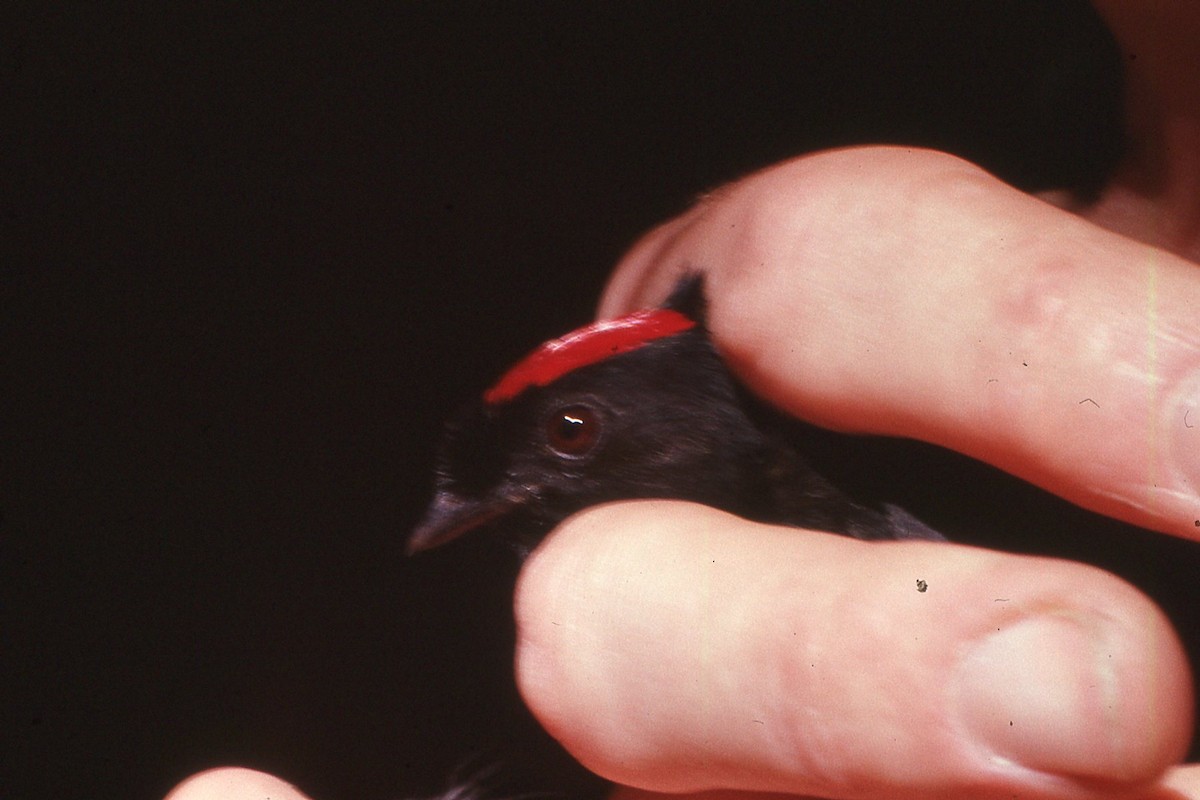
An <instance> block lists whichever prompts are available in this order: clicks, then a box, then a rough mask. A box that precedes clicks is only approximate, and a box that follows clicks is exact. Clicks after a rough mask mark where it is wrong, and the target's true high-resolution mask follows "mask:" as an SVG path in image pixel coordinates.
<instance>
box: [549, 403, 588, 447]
mask: <svg viewBox="0 0 1200 800" xmlns="http://www.w3.org/2000/svg"><path fill="white" fill-rule="evenodd" d="M599 438H600V420H599V419H597V417H596V414H595V413H594V412H593V411H592V410H591V409H590V408H588V407H587V406H566V407H565V408H560V409H558V410H557V411H555V412H554V413H553V414H551V415H550V417H549V418H548V419H547V420H546V439H547V440H548V441H549V442H550V446H551V447H553V448H554V449H555V450H556V451H557V452H559V453H561V454H562V455H565V456H582V455H585V454H586V453H587V452H588V451H590V450H591V449H592V448H593V447H595V446H596V441H597V440H598V439H599Z"/></svg>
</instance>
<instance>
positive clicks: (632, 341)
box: [483, 308, 698, 405]
mask: <svg viewBox="0 0 1200 800" xmlns="http://www.w3.org/2000/svg"><path fill="white" fill-rule="evenodd" d="M697 324H698V323H697V322H696V320H694V319H692V318H691V317H688V316H687V315H685V314H682V313H680V312H679V311H676V310H674V309H672V308H650V309H646V310H644V311H635V312H634V313H632V314H627V315H625V316H623V317H617V318H616V319H607V320H603V321H601V322H596V323H594V324H592V325H588V326H586V327H583V328H579V329H577V330H574V331H572V332H570V333H568V334H567V335H566V336H563V337H560V338H558V339H551V340H550V341H548V342H546V343H544V344H542V345H541V346H540V347H538V348H537V349H536V350H534V351H533V352H532V353H530V354H529V355H527V356H525V358H523V359H521V360H520V361H519V362H517V363H516V364H515V365H514V366H513V367H512V369H510V370H509V371H508V372H506V373H504V375H503V376H502V377H501V378H500V380H499V381H497V382H496V384H495V385H494V386H492V388H490V389H488V390H487V391H486V392H484V394H483V400H484V402H485V403H487V404H488V405H497V404H499V403H504V402H507V401H509V400H512V399H513V398H514V397H516V396H517V395H519V394H520V393H521V392H523V391H525V390H526V389H528V388H529V387H531V386H546V385H547V384H549V383H552V382H554V381H555V380H557V379H558V378H561V377H562V376H563V375H566V374H567V373H568V372H572V371H574V370H577V369H579V368H580V367H585V366H587V365H588V364H595V363H596V362H598V361H603V360H604V359H606V358H611V357H612V356H615V355H620V354H621V353H628V352H629V351H630V350H636V349H638V348H639V347H641V346H643V345H645V344H648V343H649V342H652V341H654V340H655V339H661V338H663V337H665V336H674V335H675V334H677V333H683V332H684V331H687V330H691V329H692V328H694V327H696V325H697Z"/></svg>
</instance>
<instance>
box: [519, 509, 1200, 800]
mask: <svg viewBox="0 0 1200 800" xmlns="http://www.w3.org/2000/svg"><path fill="white" fill-rule="evenodd" d="M918 580H921V581H924V582H925V586H926V591H920V590H919V588H918ZM516 614H517V621H518V646H517V677H518V682H519V685H520V688H521V692H522V695H523V697H524V698H525V701H526V703H527V704H528V705H529V707H530V708H531V709H532V710H533V712H534V713H535V714H536V715H537V717H538V718H539V720H540V721H541V722H542V724H543V726H544V727H546V729H547V730H549V731H550V733H551V734H552V735H554V736H555V737H556V738H557V739H559V741H561V742H562V743H563V744H564V745H565V746H566V748H567V749H568V750H569V751H570V752H571V753H572V754H573V755H574V756H575V757H576V758H577V759H579V760H580V761H581V762H582V763H583V764H585V765H586V766H588V767H589V768H590V769H592V770H593V771H596V772H598V773H599V774H601V775H604V776H605V777H607V778H610V779H612V780H615V781H618V782H620V783H624V784H629V785H634V786H639V787H642V788H645V789H651V790H656V791H669V792H680V791H700V790H707V789H713V788H729V789H742V790H751V791H774V792H787V793H793V794H795V793H799V794H814V795H817V796H821V797H876V796H880V797H882V796H886V795H887V793H889V792H895V791H897V790H904V791H907V792H914V791H917V790H921V791H925V792H930V793H932V796H938V795H942V794H945V793H946V792H949V791H950V790H961V789H965V788H972V787H974V788H979V787H986V788H988V789H990V790H995V791H1001V790H1002V791H1005V792H1014V793H1019V794H1021V795H1022V796H1029V795H1030V794H1031V793H1032V794H1034V795H1038V794H1041V795H1044V796H1049V797H1072V796H1083V795H1086V794H1087V793H1088V792H1089V791H1092V790H1094V789H1095V787H1096V786H1097V785H1113V786H1118V785H1119V786H1124V785H1136V784H1139V783H1142V782H1145V781H1148V780H1151V779H1153V778H1154V777H1156V776H1157V775H1159V774H1160V773H1161V772H1162V771H1163V770H1164V769H1166V768H1167V767H1168V766H1169V765H1170V764H1172V763H1174V762H1175V761H1177V760H1178V759H1179V758H1180V757H1181V756H1182V754H1183V752H1184V751H1185V749H1186V746H1187V743H1188V740H1189V736H1190V731H1191V708H1192V705H1191V701H1190V692H1191V684H1190V682H1189V677H1188V669H1187V663H1186V660H1185V657H1184V655H1183V653H1182V650H1181V649H1180V645H1179V643H1178V641H1177V640H1176V639H1175V636H1174V634H1173V633H1172V631H1171V629H1170V626H1169V625H1168V623H1167V622H1166V621H1165V620H1164V618H1163V617H1162V615H1161V614H1160V612H1159V611H1158V610H1157V609H1156V608H1155V607H1154V606H1153V604H1152V603H1150V602H1149V601H1148V600H1147V599H1146V598H1145V597H1144V596H1142V595H1141V594H1140V593H1138V592H1137V591H1136V590H1135V589H1133V588H1132V587H1130V586H1128V585H1127V584H1125V583H1122V582H1121V581H1119V580H1118V579H1116V578H1114V577H1113V576H1111V575H1109V574H1107V573H1104V572H1101V571H1099V570H1097V569H1095V568H1092V567H1087V566H1084V565H1080V564H1074V563H1070V562H1063V561H1055V560H1049V559H1035V558H1029V557H1018V556H1010V555H1003V554H999V553H992V552H987V551H983V550H980V549H976V548H969V547H963V546H953V545H945V544H929V543H916V542H909V543H895V542H888V543H864V542H859V541H856V540H852V539H847V538H843V537H838V536H833V535H828V534H809V533H798V532H797V531H795V530H794V529H790V528H777V527H772V526H764V525H758V524H755V523H750V522H747V521H745V520H741V519H738V518H736V517H732V516H730V515H728V514H725V513H723V512H718V511H715V510H712V509H708V508H705V507H703V506H696V505H691V504H686V503H678V502H668V501H641V502H633V503H621V504H613V505H609V506H602V507H599V508H596V509H593V510H590V511H587V512H584V513H583V514H581V515H578V516H576V517H574V518H572V519H571V520H568V522H567V523H565V524H564V525H563V526H561V527H560V529H559V530H558V531H557V532H556V533H555V534H553V535H552V536H551V537H550V538H549V539H548V540H546V542H545V543H544V544H543V545H542V547H541V548H539V549H538V550H537V551H536V552H535V553H534V554H533V556H532V557H531V558H530V560H529V561H528V562H527V564H526V566H525V568H524V570H523V572H522V574H521V577H520V580H519V583H518V587H517V596H516ZM1088 787H1091V788H1090V789H1089V788H1088Z"/></svg>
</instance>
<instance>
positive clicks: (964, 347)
mask: <svg viewBox="0 0 1200 800" xmlns="http://www.w3.org/2000/svg"><path fill="white" fill-rule="evenodd" d="M1098 7H1099V8H1100V11H1101V13H1102V14H1104V16H1105V17H1106V19H1107V20H1108V22H1109V24H1110V26H1111V27H1112V28H1113V30H1114V31H1115V32H1116V34H1117V36H1118V39H1119V41H1120V43H1121V46H1122V48H1123V50H1124V51H1125V52H1126V53H1127V54H1128V56H1130V57H1129V58H1128V60H1127V63H1128V64H1129V65H1130V70H1131V71H1130V77H1129V84H1130V87H1131V97H1130V103H1129V119H1130V122H1129V130H1130V132H1131V134H1132V136H1133V137H1134V138H1133V147H1132V148H1131V153H1130V157H1129V159H1128V160H1127V162H1126V163H1125V164H1123V165H1122V167H1121V169H1120V170H1119V171H1118V172H1117V174H1116V175H1115V177H1114V180H1113V181H1112V183H1111V184H1110V186H1109V187H1108V188H1107V189H1106V191H1105V192H1104V193H1103V194H1102V195H1101V197H1100V199H1099V200H1098V201H1097V202H1095V203H1094V204H1091V205H1088V206H1082V205H1079V204H1077V203H1074V202H1072V201H1071V199H1070V198H1068V197H1066V196H1062V195H1056V196H1054V197H1052V198H1050V199H1052V200H1053V201H1054V203H1053V204H1052V203H1049V202H1045V201H1043V200H1042V199H1038V198H1033V197H1029V196H1026V195H1023V194H1021V193H1019V192H1016V191H1015V190H1013V189H1012V188H1010V187H1008V186H1006V185H1004V184H1003V183H1001V182H1000V181H997V180H995V179H994V178H992V177H991V176H989V175H987V174H986V173H984V172H982V171H981V170H979V169H977V168H975V167H973V166H971V165H969V164H966V163H964V162H962V161H960V160H958V159H954V158H952V157H950V156H946V155H944V154H938V153H930V152H925V151H913V150H904V149H896V148H860V149H853V150H843V151H837V152H831V153H822V154H816V155H811V156H805V157H802V158H799V159H795V160H793V161H790V162H787V163H785V164H781V165H777V166H775V167H771V168H769V169H767V170H764V171H762V172H760V173H757V174H755V175H752V176H749V177H747V178H745V179H743V180H741V181H738V182H736V183H734V184H732V185H730V186H727V187H725V188H724V189H721V190H719V191H718V192H716V193H714V194H713V195H711V196H709V197H707V198H705V199H704V200H703V201H702V202H701V203H699V204H698V205H697V206H696V207H695V208H694V209H692V210H691V211H689V212H688V213H687V214H685V215H683V216H682V217H680V218H679V219H676V220H673V221H671V222H668V223H666V224H665V225H663V226H660V227H659V228H657V229H656V230H654V231H652V232H651V233H650V234H648V235H647V237H646V238H644V239H643V240H642V241H641V242H640V243H639V244H638V245H637V246H635V247H634V248H633V250H632V251H631V252H630V254H629V255H628V256H627V257H626V258H625V259H624V260H623V261H622V263H621V264H620V265H619V266H618V269H617V270H616V272H615V273H614V277H613V279H612V282H611V283H610V285H609V287H608V290H607V291H606V293H605V296H604V298H603V300H602V302H601V306H600V313H601V315H602V316H611V315H614V314H617V313H620V312H622V311H624V310H628V309H631V308H636V307H641V306H645V305H648V304H653V303H655V302H658V301H659V300H661V299H662V297H664V296H665V295H666V293H667V291H668V290H669V287H670V286H671V284H672V283H673V281H674V278H675V276H676V275H677V274H678V273H679V272H680V271H681V270H682V269H684V268H689V269H703V270H705V271H706V272H707V273H708V287H709V293H710V304H711V309H710V321H711V327H712V329H713V333H714V337H715V340H716V342H717V344H718V346H719V347H720V348H721V349H722V351H723V353H724V354H725V355H726V357H727V358H728V360H729V362H730V364H731V366H732V368H733V369H734V370H735V371H736V372H737V373H738V375H739V376H740V377H741V378H742V379H743V380H745V381H746V382H747V383H748V384H749V385H751V386H752V387H753V388H754V389H755V390H757V391H758V392H760V393H762V394H763V395H764V396H765V397H767V398H768V399H770V400H771V401H773V402H775V403H776V404H778V405H780V406H781V407H783V408H785V409H787V410H789V411H791V412H792V413H795V414H797V415H798V416H802V417H804V418H806V419H809V420H811V421H815V422H819V423H822V424H825V425H829V426H831V427H834V428H838V429H842V430H852V431H860V432H872V433H890V434H899V435H906V436H913V437H919V438H924V439H927V440H929V441H933V442H936V443H939V444H942V445H945V446H948V447H953V448H956V449H959V450H962V451H964V452H966V453H969V454H971V455H973V456H975V457H977V458H980V459H982V460H985V461H989V462H991V463H994V464H996V465H998V466H1001V467H1003V468H1005V469H1007V470H1010V471H1012V472H1014V473H1015V474H1018V475H1020V476H1022V477H1025V478H1026V479H1028V480H1031V481H1033V482H1036V483H1039V484H1041V485H1042V486H1044V487H1046V488H1048V489H1050V490H1051V491H1054V492H1056V493H1058V494H1061V495H1062V496H1064V497H1067V498H1069V499H1071V500H1073V501H1075V502H1077V503H1080V504H1082V505H1085V506H1088V507H1090V508H1092V509H1094V510H1097V511H1100V512H1102V513H1105V514H1109V515H1111V516H1114V517H1119V518H1121V519H1124V520H1127V521H1130V522H1133V523H1136V524H1139V525H1143V526H1146V527H1150V528H1153V529H1156V530H1160V531H1163V532H1166V533H1169V534H1172V535H1178V536H1184V537H1191V538H1198V537H1200V527H1197V525H1196V520H1197V519H1200V497H1198V493H1197V487H1200V351H1198V349H1197V348H1198V343H1200V323H1198V322H1197V319H1198V318H1200V314H1196V313H1195V311H1196V309H1200V272H1197V271H1196V262H1197V261H1198V260H1200V122H1198V119H1200V114H1198V113H1197V109H1200V88H1198V86H1200V81H1196V80H1195V78H1194V76H1195V75H1197V74H1200V64H1197V54H1196V48H1195V47H1194V42H1196V41H1200V10H1197V9H1195V8H1194V7H1193V6H1192V5H1191V4H1188V3H1178V4H1164V3H1158V4H1146V3H1132V2H1131V3H1118V2H1107V3H1100V4H1098ZM1134 56H1136V57H1134ZM848 265H853V266H852V268H851V267H850V266H848ZM1085 397H1086V398H1090V399H1091V400H1092V401H1093V402H1092V403H1083V404H1082V405H1081V402H1080V401H1081V400H1082V399H1083V398H1085ZM1192 409H1194V410H1192ZM1189 423H1190V425H1189ZM1191 426H1195V427H1191ZM648 565H653V568H649V567H648ZM917 578H921V579H922V580H925V581H926V582H927V585H928V590H927V591H926V592H920V593H918V592H917V591H916V589H915V580H916V579H917ZM1000 600H1003V602H998V601H1000ZM515 609H516V615H517V622H518V636H519V641H518V650H517V666H518V679H519V681H520V686H521V690H522V693H523V696H524V697H525V699H526V702H527V703H528V704H529V706H530V708H531V709H532V710H533V711H534V713H535V714H536V715H537V716H538V717H539V719H540V720H541V721H542V722H543V724H545V725H546V727H547V728H548V729H549V730H550V731H551V732H552V733H553V734H554V735H556V736H557V737H558V738H559V739H560V741H562V742H563V743H564V745H565V746H566V747H567V748H568V749H569V750H570V751H571V752H572V753H573V754H575V755H576V757H578V758H579V759H580V760H581V761H582V762H583V763H584V764H586V765H587V766H589V767H590V768H592V769H593V770H595V771H597V772H599V773H600V774H602V775H605V776H607V777H610V778H612V779H614V780H616V781H618V782H620V783H622V784H624V786H623V787H622V788H620V789H618V790H617V791H618V794H619V795H621V796H622V798H623V800H629V798H639V800H640V798H641V797H642V796H649V795H653V794H654V792H655V791H671V792H684V793H688V792H696V791H701V790H713V791H710V792H709V793H708V794H706V797H707V798H710V800H711V798H714V797H717V796H719V797H720V798H721V800H727V799H728V800H732V799H733V798H735V797H740V793H741V792H743V791H747V790H754V791H768V792H778V793H785V794H788V795H796V794H806V793H807V794H814V793H815V794H820V795H823V796H830V797H908V796H916V795H919V796H921V797H947V798H950V797H972V798H975V797H984V796H1001V795H1003V796H1012V795H1014V794H1018V795H1019V796H1021V797H1098V796H1118V795H1119V796H1122V797H1164V798H1165V797H1193V798H1200V767H1197V766H1194V765H1193V766H1173V765H1174V764H1176V762H1177V761H1178V759H1179V758H1180V757H1181V755H1182V753H1183V752H1184V750H1185V748H1186V744H1187V741H1188V738H1189V737H1190V734H1191V730H1192V726H1193V720H1192V718H1191V708H1192V705H1193V703H1192V698H1191V681H1190V679H1189V675H1188V665H1187V664H1186V662H1185V660H1184V657H1183V654H1182V651H1181V649H1180V647H1179V644H1178V642H1177V641H1176V638H1175V636H1174V635H1173V633H1172V632H1171V631H1170V629H1169V627H1168V626H1167V624H1166V622H1165V620H1164V619H1163V617H1162V615H1161V613H1160V612H1159V611H1158V610H1157V609H1155V608H1154V606H1153V605H1152V604H1151V603H1150V602H1149V601H1148V600H1147V599H1146V598H1145V597H1144V596H1142V595H1141V594H1140V593H1138V592H1137V591H1136V590H1134V589H1132V588H1131V587H1129V586H1128V585H1126V584H1124V583H1122V582H1121V581H1119V580H1118V579H1116V578H1114V577H1112V576H1111V575H1108V574H1106V573H1103V572H1101V571H1099V570H1095V569H1093V568H1090V567H1086V566H1083V565H1079V564H1071V563H1067V562H1062V561H1053V560H1047V559H1038V558H1028V557H1022V556H1015V555H1007V554H999V553H991V552H987V551H983V550H979V549H975V548H968V547H963V546H958V545H930V544H927V543H919V542H918V543H886V544H873V545H864V544H863V543H859V542H854V541H849V540H844V539H840V538H837V537H830V536H827V535H823V534H818V533H813V534H811V535H800V536H797V535H796V534H795V532H794V531H788V532H787V533H786V535H785V534H783V533H781V532H780V531H778V530H776V529H774V528H771V527H770V526H759V525H753V524H751V523H747V522H745V521H742V520H737V519H735V518H732V517H729V516H727V515H724V514H720V513H719V512H714V511H712V510H709V509H704V508H702V507H698V506H691V505H686V504H679V503H629V504H614V505H612V506H607V507H603V508H599V509H593V510H590V511H587V512H585V513H583V514H581V515H578V516H576V517H574V518H572V519H571V520H568V521H567V522H566V523H565V524H564V525H562V526H560V528H559V529H558V530H557V531H556V532H555V533H554V534H553V535H552V536H551V537H550V538H549V539H548V540H547V541H546V542H545V543H544V545H543V546H542V547H541V548H539V549H538V550H537V551H536V552H535V553H534V554H533V556H531V558H530V559H529V561H528V562H527V564H526V567H525V569H524V571H523V572H522V575H521V578H520V581H519V584H518V591H517V595H516V604H515ZM268 792H269V796H271V797H275V798H280V797H283V798H299V797H302V795H301V794H299V793H298V792H297V791H296V790H295V789H293V788H292V787H289V786H287V785H286V784H282V783H281V782H278V781H277V780H276V779H273V778H270V777H269V776H263V775H261V773H255V772H252V771H248V770H238V769H229V770H216V771H211V772H208V773H203V774H201V775H199V776H195V777H194V778H192V779H189V781H187V782H185V783H184V784H182V785H181V786H180V787H178V788H177V789H176V790H175V791H174V792H173V793H172V794H171V795H170V797H171V800H196V799H197V798H203V797H218V796H219V797H245V798H250V797H262V796H267V793H268Z"/></svg>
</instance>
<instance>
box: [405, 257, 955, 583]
mask: <svg viewBox="0 0 1200 800" xmlns="http://www.w3.org/2000/svg"><path fill="white" fill-rule="evenodd" d="M706 310H707V302H706V298H705V293H704V280H703V277H702V276H701V275H699V274H689V275H685V276H684V277H683V278H682V279H681V280H680V281H679V282H678V283H677V284H676V286H675V288H674V291H673V292H672V293H671V295H670V297H669V298H668V299H667V301H666V302H665V303H664V304H663V305H662V306H659V307H655V308H649V309H643V310H640V311H635V312H633V313H631V314H627V315H625V316H622V317H618V318H616V319H610V320H604V321H600V322H597V323H593V324H590V325H587V326H585V327H582V328H579V329H577V330H575V331H572V332H570V333H568V334H566V335H565V336H562V337H559V338H557V339H552V340H550V341H548V342H545V343H543V344H542V345H540V346H539V347H537V348H536V349H534V350H533V351H532V352H530V353H529V354H528V355H527V356H525V357H524V358H523V359H521V360H519V361H518V362H517V363H516V364H515V365H514V366H512V367H511V368H510V369H509V370H508V371H507V372H505V373H503V375H501V377H500V378H499V379H498V380H497V381H496V382H495V383H494V384H493V385H492V386H491V387H490V388H489V389H487V390H486V391H485V392H483V393H482V396H481V397H479V398H477V399H475V400H474V401H472V402H470V403H468V404H466V405H465V406H464V407H463V408H462V409H460V410H459V411H458V413H456V414H455V415H453V416H452V417H451V418H450V420H449V421H448V422H447V423H446V427H445V430H444V433H443V437H442V440H441V443H440V446H439V449H438V453H437V456H436V472H435V479H434V494H433V500H432V502H431V503H430V505H429V507H428V509H427V510H426V512H425V514H424V516H423V518H422V519H421V521H420V522H419V523H418V524H417V526H416V527H415V529H414V530H413V531H412V532H411V534H410V535H409V537H408V540H407V544H406V548H405V549H406V551H407V552H408V553H409V554H410V555H411V554H414V553H418V552H421V551H424V550H428V549H431V548H434V547H438V546H440V545H443V544H446V543H448V542H451V541H453V540H456V539H459V538H460V537H462V536H464V535H465V534H468V533H471V532H473V531H480V530H493V531H498V532H499V535H500V536H502V537H503V538H504V540H505V541H506V542H507V543H508V544H509V545H510V546H511V547H512V549H513V550H514V551H515V552H516V553H517V554H518V555H519V556H520V557H521V558H522V559H523V558H524V557H526V556H528V554H529V553H530V552H532V550H533V549H534V548H535V547H536V546H537V544H538V543H539V542H540V541H541V540H542V539H543V538H544V537H545V536H546V535H547V534H548V533H549V532H550V531H551V530H552V529H553V528H554V527H555V526H556V525H557V524H558V523H560V522H562V521H563V520H564V519H566V518H567V517H568V516H570V515H572V514H574V513H575V512H577V511H580V510H582V509H584V508H587V507H590V506H593V505H598V504H601V503H606V502H610V501H615V500H631V499H649V498H657V499H677V500H687V501H692V502H697V503H703V504H705V505H709V506H712V507H715V508H718V509H722V510H724V511H727V512H730V513H732V514H735V515H738V516H740V517H743V518H746V519H750V520H754V521H759V522H764V523H773V524H779V525H788V526H793V527H797V528H806V529H815V530H821V531H827V532H831V533H836V534H842V535H845V536H849V537H853V538H856V539H864V540H905V539H919V540H928V541H945V540H946V537H944V536H943V535H942V534H941V533H939V532H937V531H935V530H934V529H933V528H931V527H929V526H928V525H926V524H925V523H923V522H921V521H920V520H918V519H917V518H916V517H914V516H913V515H912V514H910V513H908V512H907V511H905V510H904V509H902V508H900V507H899V506H895V505H891V504H887V503H881V504H878V505H875V506H872V505H870V504H867V503H863V502H859V501H858V500H856V499H854V498H852V497H850V496H848V495H847V494H846V493H845V492H843V491H842V490H840V489H839V488H837V487H836V486H835V485H834V484H833V483H831V482H830V481H829V480H827V479H825V478H824V477H822V476H821V475H820V474H818V472H817V471H816V470H814V469H813V467H812V466H811V465H810V463H809V462H808V461H807V460H806V458H805V456H804V453H802V452H801V451H800V449H798V448H797V447H796V446H795V445H794V444H793V443H792V442H791V441H790V440H789V439H788V438H787V437H786V436H785V435H782V433H781V431H782V430H783V428H782V426H779V425H777V424H776V421H777V420H778V416H779V415H777V414H773V413H771V412H770V411H765V410H764V404H763V403H762V402H761V401H759V400H758V399H757V398H755V397H754V396H753V395H752V394H751V393H750V392H749V391H748V390H747V389H746V388H745V387H744V386H743V385H741V384H740V383H739V382H738V381H737V380H736V378H734V376H733V375H732V374H731V373H730V371H729V369H728V367H727V366H726V364H725V362H724V361H723V360H722V358H721V356H720V353H719V351H718V350H717V348H716V347H715V345H714V344H713V341H712V338H711V336H710V334H709V331H708V328H707V325H706Z"/></svg>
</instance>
